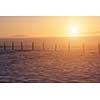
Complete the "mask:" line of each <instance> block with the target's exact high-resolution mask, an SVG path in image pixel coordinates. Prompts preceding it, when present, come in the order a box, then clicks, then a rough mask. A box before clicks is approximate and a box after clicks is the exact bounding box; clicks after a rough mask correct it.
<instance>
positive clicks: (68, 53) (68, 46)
mask: <svg viewBox="0 0 100 100" xmlns="http://www.w3.org/2000/svg"><path fill="white" fill-rule="evenodd" d="M70 50H71V48H70V42H69V43H68V54H70Z"/></svg>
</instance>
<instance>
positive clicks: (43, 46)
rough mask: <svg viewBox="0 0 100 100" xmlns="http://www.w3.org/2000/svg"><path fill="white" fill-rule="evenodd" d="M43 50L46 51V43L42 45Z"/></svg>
mask: <svg viewBox="0 0 100 100" xmlns="http://www.w3.org/2000/svg"><path fill="white" fill-rule="evenodd" d="M42 48H43V51H44V50H45V45H44V42H43V44H42Z"/></svg>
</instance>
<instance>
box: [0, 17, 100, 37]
mask: <svg viewBox="0 0 100 100" xmlns="http://www.w3.org/2000/svg"><path fill="white" fill-rule="evenodd" d="M99 30H100V17H92V16H91V17H63V16H62V17H0V38H2V37H3V38H5V37H7V38H8V37H10V38H12V37H14V38H19V37H41V36H42V37H53V36H54V37H60V36H62V37H63V36H85V35H86V36H95V35H99V33H95V32H96V31H99Z"/></svg>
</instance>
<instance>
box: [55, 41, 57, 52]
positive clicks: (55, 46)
mask: <svg viewBox="0 0 100 100" xmlns="http://www.w3.org/2000/svg"><path fill="white" fill-rule="evenodd" d="M55 51H57V43H56V44H55Z"/></svg>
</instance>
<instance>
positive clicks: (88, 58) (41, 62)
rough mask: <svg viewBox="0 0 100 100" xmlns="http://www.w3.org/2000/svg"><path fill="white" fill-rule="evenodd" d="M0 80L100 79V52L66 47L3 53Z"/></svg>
mask: <svg viewBox="0 0 100 100" xmlns="http://www.w3.org/2000/svg"><path fill="white" fill-rule="evenodd" d="M0 82H19V83H20V82H32V83H34V82H38V83H40V82H50V83H52V82H64V83H66V82H71V83H72V82H100V56H98V55H97V54H96V53H91V54H90V53H87V54H85V55H81V54H79V53H78V54H69V55H68V54H67V53H66V52H64V51H62V52H61V51H23V52H11V53H4V54H0Z"/></svg>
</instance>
